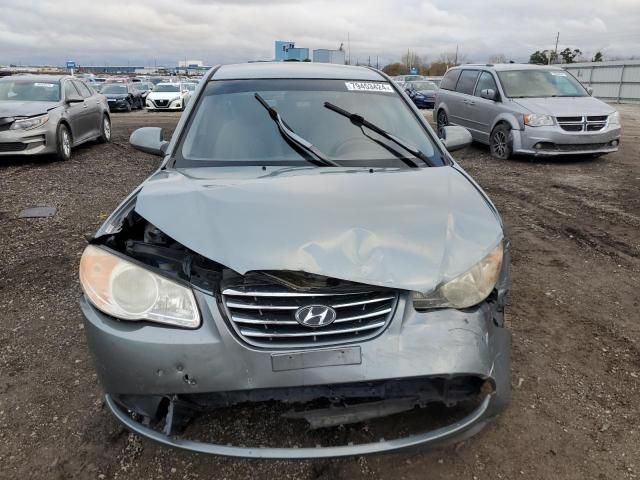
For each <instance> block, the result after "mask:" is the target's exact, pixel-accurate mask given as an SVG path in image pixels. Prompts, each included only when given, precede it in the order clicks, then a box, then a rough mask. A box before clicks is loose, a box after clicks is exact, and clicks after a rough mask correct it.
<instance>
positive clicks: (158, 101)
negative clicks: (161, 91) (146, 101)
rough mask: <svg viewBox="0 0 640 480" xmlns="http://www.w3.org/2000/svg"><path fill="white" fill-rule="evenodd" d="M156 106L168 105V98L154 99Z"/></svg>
mask: <svg viewBox="0 0 640 480" xmlns="http://www.w3.org/2000/svg"><path fill="white" fill-rule="evenodd" d="M153 102H154V103H155V104H156V105H157V106H158V107H166V106H167V105H169V100H154V101H153Z"/></svg>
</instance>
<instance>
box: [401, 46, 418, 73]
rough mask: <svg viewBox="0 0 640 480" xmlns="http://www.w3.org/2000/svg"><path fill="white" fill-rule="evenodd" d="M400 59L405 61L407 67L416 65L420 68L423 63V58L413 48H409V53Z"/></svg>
mask: <svg viewBox="0 0 640 480" xmlns="http://www.w3.org/2000/svg"><path fill="white" fill-rule="evenodd" d="M400 61H401V62H402V63H404V64H405V65H406V66H407V68H411V67H416V68H417V69H420V67H422V65H423V58H422V57H420V55H418V54H417V53H416V52H412V51H411V50H407V53H405V54H404V55H403V56H402V58H401V59H400Z"/></svg>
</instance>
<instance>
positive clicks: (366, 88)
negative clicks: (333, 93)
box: [344, 82, 393, 93]
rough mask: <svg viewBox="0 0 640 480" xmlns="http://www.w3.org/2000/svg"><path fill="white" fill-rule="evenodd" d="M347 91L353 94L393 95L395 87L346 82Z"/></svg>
mask: <svg viewBox="0 0 640 480" xmlns="http://www.w3.org/2000/svg"><path fill="white" fill-rule="evenodd" d="M344 84H345V85H346V87H347V90H350V91H353V92H384V93H393V87H392V86H391V85H389V84H388V83H380V82H344Z"/></svg>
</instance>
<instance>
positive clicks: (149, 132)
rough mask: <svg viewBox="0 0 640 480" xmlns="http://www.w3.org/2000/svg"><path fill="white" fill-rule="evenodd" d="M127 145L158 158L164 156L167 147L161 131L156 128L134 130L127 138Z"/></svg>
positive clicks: (167, 143)
mask: <svg viewBox="0 0 640 480" xmlns="http://www.w3.org/2000/svg"><path fill="white" fill-rule="evenodd" d="M129 143H130V144H131V146H132V147H133V148H135V149H136V150H140V151H141V152H145V153H150V154H151V155H158V156H160V157H162V156H164V154H165V152H166V151H167V147H168V146H169V142H167V141H166V140H164V135H163V132H162V129H161V128H158V127H142V128H139V129H137V130H135V131H134V132H133V133H132V134H131V137H129Z"/></svg>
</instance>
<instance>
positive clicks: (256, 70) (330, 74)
mask: <svg viewBox="0 0 640 480" xmlns="http://www.w3.org/2000/svg"><path fill="white" fill-rule="evenodd" d="M261 78H319V79H339V80H369V81H371V80H373V81H381V80H382V81H386V78H385V77H383V76H382V75H381V74H380V73H379V72H377V71H376V70H374V69H372V68H367V67H356V66H351V65H336V64H332V63H312V62H256V63H238V64H234V65H222V66H221V67H220V68H218V69H217V70H216V71H215V73H214V74H213V76H212V78H211V79H212V80H241V79H261Z"/></svg>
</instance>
